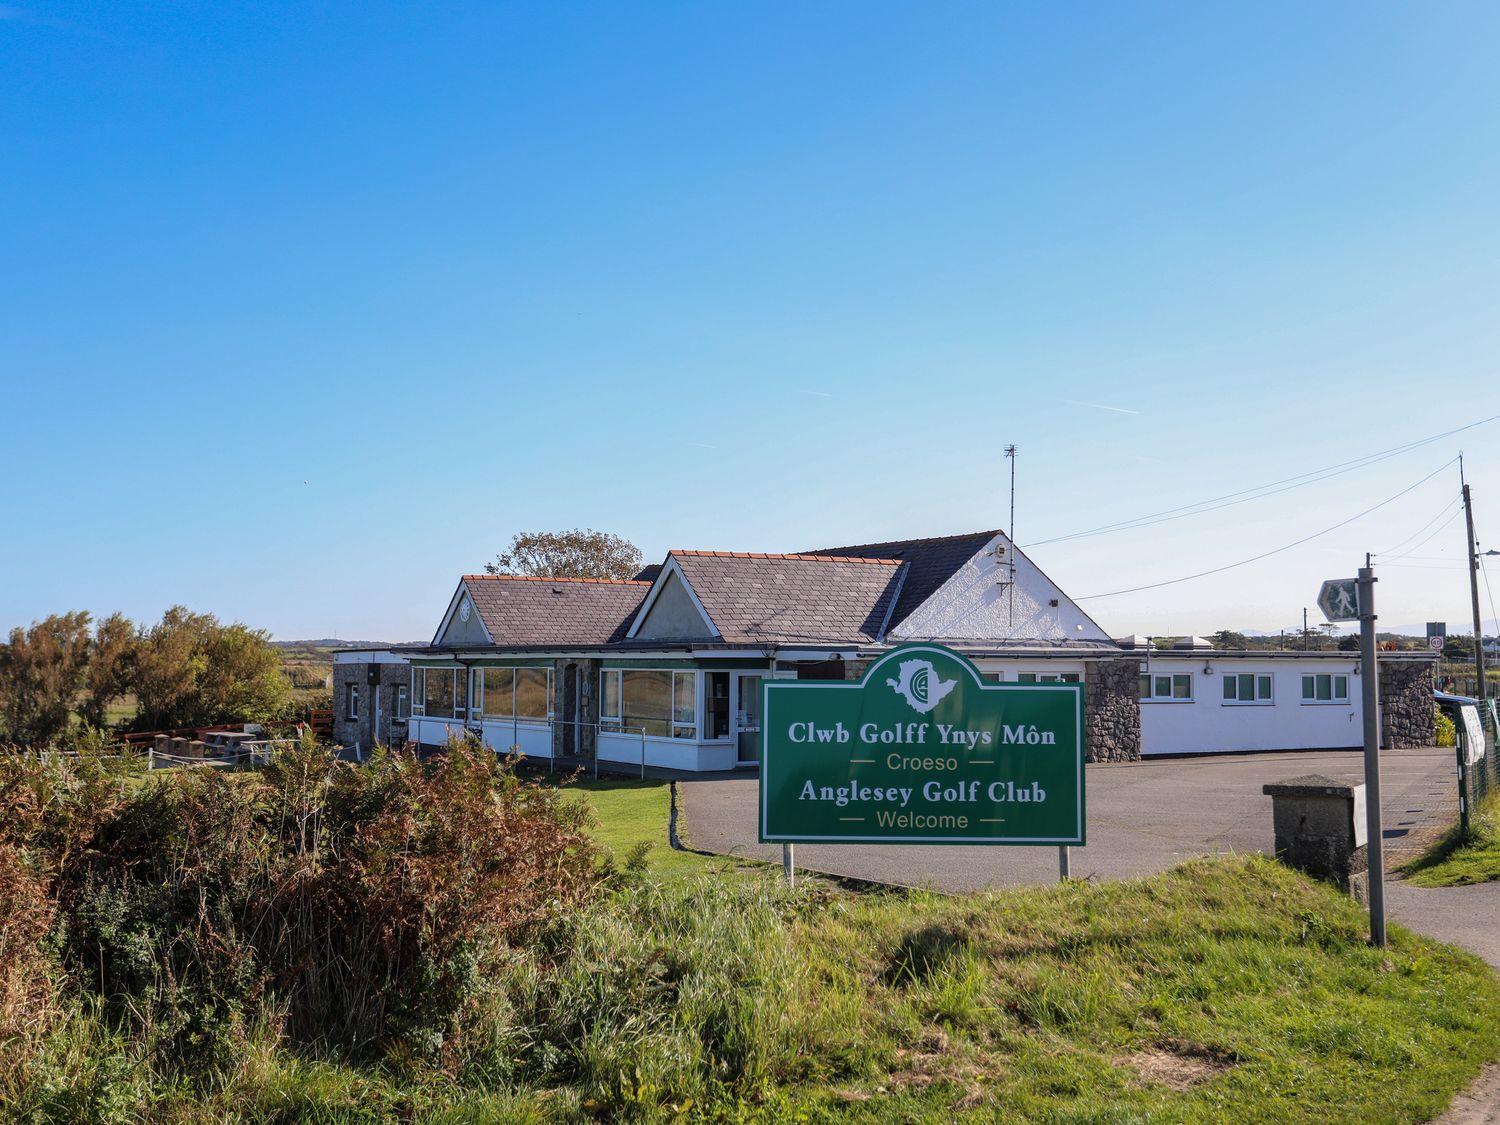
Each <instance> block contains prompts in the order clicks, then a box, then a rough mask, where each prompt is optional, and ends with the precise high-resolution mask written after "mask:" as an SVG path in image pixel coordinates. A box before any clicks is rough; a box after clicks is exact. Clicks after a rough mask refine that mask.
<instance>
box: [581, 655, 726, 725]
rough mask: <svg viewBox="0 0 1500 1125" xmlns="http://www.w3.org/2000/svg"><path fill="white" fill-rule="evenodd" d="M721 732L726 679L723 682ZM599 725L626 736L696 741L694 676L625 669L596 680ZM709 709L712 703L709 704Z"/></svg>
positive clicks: (696, 708) (696, 680) (691, 673)
mask: <svg viewBox="0 0 1500 1125" xmlns="http://www.w3.org/2000/svg"><path fill="white" fill-rule="evenodd" d="M724 691H725V694H724V700H725V702H724V708H725V710H724V715H725V723H726V725H725V731H724V734H723V735H720V736H719V737H727V735H728V727H727V718H728V679H727V678H726V679H725V681H724ZM599 700H600V702H599V721H600V723H601V724H604V725H606V729H608V727H609V726H615V729H619V728H621V727H623V728H624V729H625V731H626V732H627V733H629V734H636V733H638V732H640V731H641V730H643V729H644V730H645V732H646V733H647V734H648V735H651V736H652V737H654V738H697V737H698V673H697V672H668V671H658V670H656V669H645V668H626V669H624V670H622V671H618V672H617V671H613V670H607V671H605V672H603V673H601V676H600V693H599ZM711 706H712V703H711Z"/></svg>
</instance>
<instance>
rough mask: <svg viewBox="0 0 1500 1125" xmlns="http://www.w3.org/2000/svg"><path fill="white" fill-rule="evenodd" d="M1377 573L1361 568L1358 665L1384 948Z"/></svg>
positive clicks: (1369, 826) (1374, 903) (1372, 876)
mask: <svg viewBox="0 0 1500 1125" xmlns="http://www.w3.org/2000/svg"><path fill="white" fill-rule="evenodd" d="M1375 581H1376V579H1375V571H1374V570H1373V569H1372V568H1371V567H1370V556H1369V555H1366V556H1365V565H1364V566H1362V567H1360V568H1359V664H1360V689H1361V700H1360V702H1361V710H1362V711H1363V712H1364V715H1363V718H1364V728H1365V731H1364V734H1365V845H1366V849H1367V851H1366V855H1367V856H1368V859H1369V889H1370V941H1371V943H1372V944H1374V945H1376V946H1378V947H1380V948H1384V947H1385V841H1384V840H1383V839H1382V832H1383V829H1382V826H1381V818H1380V665H1379V663H1378V661H1379V659H1380V656H1379V650H1378V648H1377V646H1376V644H1375Z"/></svg>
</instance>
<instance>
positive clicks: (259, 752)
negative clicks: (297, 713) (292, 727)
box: [146, 738, 299, 770]
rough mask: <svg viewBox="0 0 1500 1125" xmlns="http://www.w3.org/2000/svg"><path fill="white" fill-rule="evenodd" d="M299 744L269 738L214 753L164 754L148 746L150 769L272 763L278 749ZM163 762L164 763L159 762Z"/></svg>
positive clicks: (293, 741) (147, 760)
mask: <svg viewBox="0 0 1500 1125" xmlns="http://www.w3.org/2000/svg"><path fill="white" fill-rule="evenodd" d="M297 745H299V743H298V742H297V740H296V739H294V738H268V739H262V740H260V741H257V742H244V743H241V744H240V745H239V746H238V747H236V748H235V749H233V750H222V751H219V752H217V753H214V754H199V755H188V754H164V753H162V752H161V751H159V750H157V749H156V748H155V747H152V746H148V747H147V748H146V768H147V769H148V770H156V769H170V768H172V767H174V766H175V767H182V766H210V767H224V766H235V765H241V764H243V763H246V762H248V763H249V764H250V765H253V766H264V765H267V764H269V763H270V761H271V755H272V754H273V753H275V752H276V751H277V750H278V749H291V748H292V747H294V746H297ZM158 763H162V764H158Z"/></svg>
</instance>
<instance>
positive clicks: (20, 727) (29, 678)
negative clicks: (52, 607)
mask: <svg viewBox="0 0 1500 1125" xmlns="http://www.w3.org/2000/svg"><path fill="white" fill-rule="evenodd" d="M88 658H89V615H88V614H87V613H85V612H82V611H77V612H73V613H62V614H57V613H55V614H53V615H52V616H51V617H48V618H47V619H46V620H44V621H38V622H33V623H32V625H31V628H30V629H24V630H23V629H21V628H20V627H17V628H15V629H12V630H11V632H10V641H9V643H7V644H5V645H0V714H3V715H4V717H5V728H6V734H7V736H8V737H9V738H10V739H12V740H13V741H15V742H23V743H46V742H50V741H51V740H52V739H54V738H56V737H57V736H58V735H60V734H62V733H63V732H64V731H65V730H67V729H68V716H69V713H70V712H71V710H72V707H73V699H74V697H75V696H76V695H77V694H78V689H79V688H80V687H81V686H82V684H83V677H84V670H85V669H86V668H87V666H88Z"/></svg>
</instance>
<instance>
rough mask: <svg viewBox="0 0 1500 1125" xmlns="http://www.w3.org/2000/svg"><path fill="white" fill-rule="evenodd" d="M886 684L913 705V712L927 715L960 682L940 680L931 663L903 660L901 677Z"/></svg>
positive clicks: (887, 681)
mask: <svg viewBox="0 0 1500 1125" xmlns="http://www.w3.org/2000/svg"><path fill="white" fill-rule="evenodd" d="M886 683H888V684H890V685H891V688H892V689H893V690H894V691H895V692H896V694H897V695H900V696H902V697H903V698H904V699H905V700H906V702H907V703H909V704H910V705H911V709H912V710H913V711H915V712H917V714H919V715H925V714H927V713H928V712H929V711H931V710H932V709H933V708H934V707H936V706H937V705H938V704H939V703H941V702H942V701H943V697H944V696H945V695H947V694H948V693H949V692H950V691H952V690H953V686H954V685H955V684H956V683H958V681H957V680H944V679H940V678H939V677H938V674H937V672H936V671H934V670H933V667H932V662H931V661H928V660H903V661H902V662H901V675H900V676H899V677H898V678H896V679H894V680H886Z"/></svg>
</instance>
